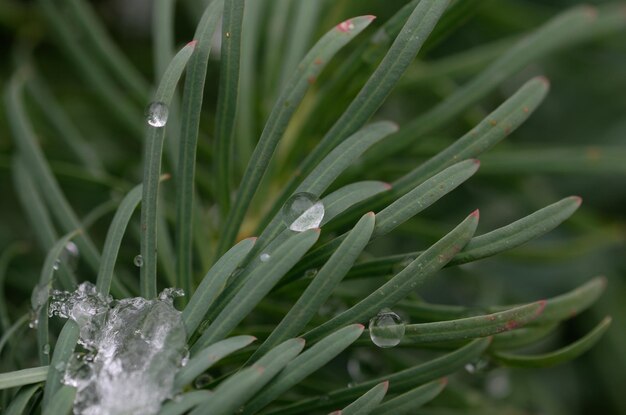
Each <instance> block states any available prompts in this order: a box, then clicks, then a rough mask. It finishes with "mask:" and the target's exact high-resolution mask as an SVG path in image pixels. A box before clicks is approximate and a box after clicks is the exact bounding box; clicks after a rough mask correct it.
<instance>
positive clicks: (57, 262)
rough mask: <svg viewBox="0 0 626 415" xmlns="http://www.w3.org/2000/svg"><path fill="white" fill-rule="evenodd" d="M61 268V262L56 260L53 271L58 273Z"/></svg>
mask: <svg viewBox="0 0 626 415" xmlns="http://www.w3.org/2000/svg"><path fill="white" fill-rule="evenodd" d="M60 267H61V260H60V259H59V258H57V259H55V260H54V263H53V264H52V269H53V270H55V271H58V270H59V268H60Z"/></svg>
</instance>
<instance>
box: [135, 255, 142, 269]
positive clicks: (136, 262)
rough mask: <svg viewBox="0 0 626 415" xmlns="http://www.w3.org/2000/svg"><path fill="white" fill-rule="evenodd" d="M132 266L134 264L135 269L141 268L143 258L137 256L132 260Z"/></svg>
mask: <svg viewBox="0 0 626 415" xmlns="http://www.w3.org/2000/svg"><path fill="white" fill-rule="evenodd" d="M133 264H135V266H136V267H139V268H141V267H143V257H142V256H141V255H137V256H136V257H135V258H133Z"/></svg>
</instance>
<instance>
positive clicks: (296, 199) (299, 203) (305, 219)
mask: <svg viewBox="0 0 626 415" xmlns="http://www.w3.org/2000/svg"><path fill="white" fill-rule="evenodd" d="M324 213H325V211H324V204H323V203H322V201H321V200H319V199H318V198H317V197H316V196H315V195H313V194H311V193H305V192H302V193H296V194H295V195H293V196H291V197H290V198H289V199H288V200H287V202H285V205H284V206H283V218H284V220H285V222H286V223H287V224H288V225H289V229H291V230H292V231H294V232H304V231H306V230H307V229H314V228H318V227H319V226H320V224H321V223H322V219H324Z"/></svg>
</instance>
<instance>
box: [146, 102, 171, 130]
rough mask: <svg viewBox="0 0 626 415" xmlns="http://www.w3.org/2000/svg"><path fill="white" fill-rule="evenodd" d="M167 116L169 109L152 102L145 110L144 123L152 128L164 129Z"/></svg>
mask: <svg viewBox="0 0 626 415" xmlns="http://www.w3.org/2000/svg"><path fill="white" fill-rule="evenodd" d="M168 115H169V109H168V108H167V105H166V104H165V103H163V102H152V103H151V104H150V105H148V108H147V109H146V121H147V122H148V124H149V125H151V126H152V127H157V128H158V127H164V126H165V124H166V123H167V117H168Z"/></svg>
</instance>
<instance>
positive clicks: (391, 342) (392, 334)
mask: <svg viewBox="0 0 626 415" xmlns="http://www.w3.org/2000/svg"><path fill="white" fill-rule="evenodd" d="M404 330H405V325H404V322H403V321H402V319H401V318H400V316H399V315H397V314H396V313H394V312H393V311H391V310H389V309H388V308H385V309H383V310H381V311H380V312H379V313H378V314H377V315H375V316H374V317H372V318H371V319H370V323H369V332H370V338H371V339H372V342H374V344H375V345H376V346H378V347H381V348H389V347H394V346H397V345H398V344H399V343H400V340H402V337H404Z"/></svg>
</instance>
